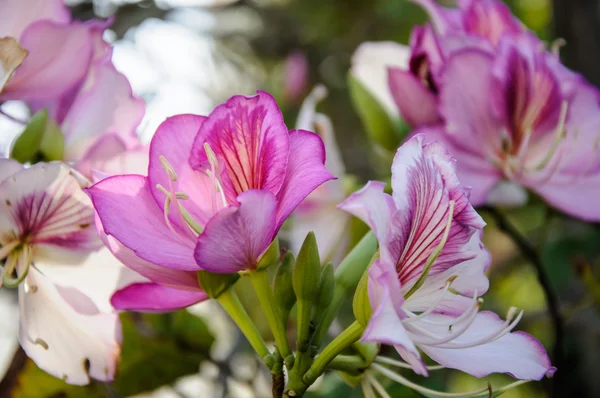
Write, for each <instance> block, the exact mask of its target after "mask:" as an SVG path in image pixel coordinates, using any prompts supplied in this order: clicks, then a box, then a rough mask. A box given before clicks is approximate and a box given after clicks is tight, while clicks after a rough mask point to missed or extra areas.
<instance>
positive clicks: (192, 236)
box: [88, 92, 332, 273]
mask: <svg viewBox="0 0 600 398" xmlns="http://www.w3.org/2000/svg"><path fill="white" fill-rule="evenodd" d="M324 161H325V153H324V149H323V143H322V141H321V140H320V138H319V137H318V136H317V135H315V134H314V133H310V132H307V131H304V130H292V131H288V129H287V127H286V126H285V124H284V123H283V118H282V115H281V112H280V111H279V109H278V107H277V104H276V103H275V101H274V99H273V98H272V97H271V96H270V95H269V94H267V93H264V92H259V93H258V95H256V96H254V97H243V96H234V97H232V98H231V99H229V100H228V101H227V102H226V103H225V104H223V105H220V106H218V107H216V108H215V110H214V111H213V112H212V113H211V114H210V115H209V116H208V117H202V116H196V115H179V116H174V117H171V118H169V119H167V120H166V121H165V122H164V123H163V124H162V125H161V126H160V127H159V129H158V131H157V132H156V134H155V136H154V138H153V139H152V143H151V146H150V160H149V167H148V176H147V177H144V176H141V175H120V176H114V177H109V178H106V179H104V180H102V181H100V182H99V183H97V184H96V185H94V186H93V187H92V188H90V189H89V190H88V192H89V194H90V196H91V197H92V200H93V202H94V206H95V208H96V210H97V212H98V215H99V217H100V220H101V221H102V225H103V226H104V230H105V232H106V234H107V235H109V236H112V237H114V238H115V239H116V240H118V241H119V242H120V243H122V244H123V245H124V246H126V247H127V248H129V249H131V250H132V251H133V252H134V253H135V254H136V255H137V256H138V257H140V258H141V259H144V260H146V261H148V262H150V263H152V264H155V265H157V266H160V267H166V268H171V269H174V270H180V271H197V270H199V269H204V270H208V271H213V272H219V273H231V272H237V271H240V270H244V269H252V268H253V267H255V266H256V264H257V262H258V260H259V258H260V257H261V255H262V254H263V252H264V251H265V250H266V249H267V248H268V246H269V245H270V244H271V242H272V241H273V239H274V238H275V236H276V234H277V232H278V231H279V228H280V227H281V225H282V224H283V222H284V221H285V219H286V218H287V217H288V216H289V214H290V213H291V212H292V211H293V210H294V209H295V208H296V207H297V206H298V204H299V203H300V202H301V201H302V200H303V199H304V198H305V197H306V196H307V195H308V194H309V193H310V192H312V191H313V190H314V189H315V188H316V187H318V186H319V185H321V184H322V183H323V182H325V181H327V180H329V179H331V178H332V176H331V175H330V174H329V173H328V172H327V170H326V169H325V167H324V165H323V163H324Z"/></svg>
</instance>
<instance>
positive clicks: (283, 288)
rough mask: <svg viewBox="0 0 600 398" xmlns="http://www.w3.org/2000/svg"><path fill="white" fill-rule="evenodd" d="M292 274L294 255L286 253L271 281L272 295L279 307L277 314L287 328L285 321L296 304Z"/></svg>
mask: <svg viewBox="0 0 600 398" xmlns="http://www.w3.org/2000/svg"><path fill="white" fill-rule="evenodd" d="M293 272H294V255H293V254H292V253H291V252H287V253H286V254H285V255H284V256H283V260H282V261H281V263H280V264H279V267H277V273H276V274H275V280H274V281H273V293H274V295H275V301H276V302H277V304H278V305H279V313H280V314H281V316H282V319H283V322H284V326H287V320H288V317H289V315H290V311H291V310H292V307H293V306H294V304H296V295H295V294H294V288H293V287H292V273H293Z"/></svg>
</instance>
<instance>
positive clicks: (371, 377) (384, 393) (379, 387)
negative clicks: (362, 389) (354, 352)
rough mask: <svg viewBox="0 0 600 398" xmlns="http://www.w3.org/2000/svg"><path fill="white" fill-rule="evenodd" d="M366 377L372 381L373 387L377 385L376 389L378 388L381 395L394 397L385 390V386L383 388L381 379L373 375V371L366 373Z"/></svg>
mask: <svg viewBox="0 0 600 398" xmlns="http://www.w3.org/2000/svg"><path fill="white" fill-rule="evenodd" d="M365 377H366V378H367V381H368V382H369V383H371V385H372V386H373V387H375V390H377V392H378V393H379V395H381V396H382V397H383V398H392V397H391V396H390V394H388V393H387V391H385V388H383V386H382V385H381V384H380V383H379V381H377V379H376V378H375V377H374V376H373V375H371V373H369V372H367V373H365Z"/></svg>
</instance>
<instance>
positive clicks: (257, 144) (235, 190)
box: [190, 91, 290, 203]
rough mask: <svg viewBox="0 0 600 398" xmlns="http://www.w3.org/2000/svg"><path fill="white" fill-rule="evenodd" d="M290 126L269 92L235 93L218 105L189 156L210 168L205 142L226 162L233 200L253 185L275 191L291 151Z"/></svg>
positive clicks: (194, 163) (225, 179)
mask: <svg viewBox="0 0 600 398" xmlns="http://www.w3.org/2000/svg"><path fill="white" fill-rule="evenodd" d="M289 141H290V138H289V133H288V129H287V127H286V126H285V123H284V122H283V116H282V114H281V111H280V110H279V108H278V107H277V103H276V102H275V99H274V98H273V97H271V95H270V94H268V93H266V92H263V91H259V92H258V94H257V95H255V96H253V97H244V96H241V95H236V96H234V97H231V98H230V99H229V100H228V101H227V102H226V103H224V104H223V105H219V106H217V107H216V108H215V109H214V110H213V112H212V113H211V114H210V115H209V116H208V118H207V120H206V121H205V122H204V124H203V125H202V127H201V128H200V133H199V134H198V136H197V137H196V140H195V142H194V146H193V148H192V155H191V157H190V161H191V163H192V166H194V167H195V168H198V167H200V168H203V169H204V168H206V167H207V165H208V158H207V155H206V150H205V148H204V144H205V143H207V144H208V145H210V147H211V149H212V150H213V151H214V153H215V154H216V156H217V159H219V163H221V164H222V166H223V167H224V173H223V174H224V175H223V181H222V183H223V186H224V190H225V196H226V197H227V199H228V202H229V203H234V202H235V197H236V196H237V195H238V194H240V193H242V192H244V191H247V190H250V189H266V190H269V191H271V192H272V193H273V194H277V192H278V191H279V189H280V187H281V185H282V184H283V180H284V177H285V170H286V165H287V162H288V154H289V151H290V142H289Z"/></svg>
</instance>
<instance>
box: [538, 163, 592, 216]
mask: <svg viewBox="0 0 600 398" xmlns="http://www.w3.org/2000/svg"><path fill="white" fill-rule="evenodd" d="M532 189H534V190H535V191H536V192H537V193H538V194H539V195H540V196H542V197H543V198H544V199H545V200H546V201H548V203H550V204H551V205H552V206H554V207H556V208H557V209H559V210H561V211H563V212H565V213H567V214H570V215H571V216H574V217H577V218H581V219H582V220H585V221H589V222H598V221H600V207H599V206H598V197H600V174H595V175H592V176H578V175H568V174H567V175H556V176H554V177H553V178H552V179H551V180H550V181H549V182H548V183H546V184H543V185H539V186H533V187H532ZM575 192H576V194H574V193H575Z"/></svg>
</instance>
